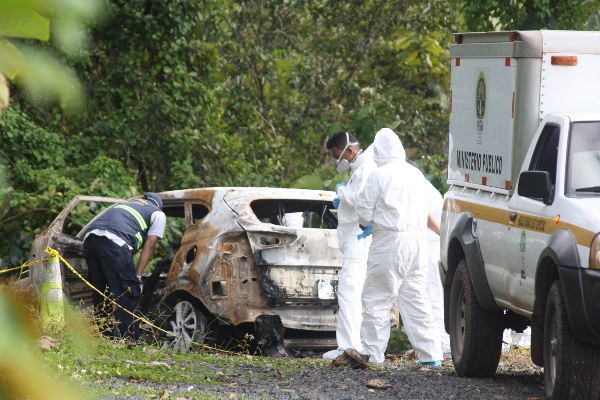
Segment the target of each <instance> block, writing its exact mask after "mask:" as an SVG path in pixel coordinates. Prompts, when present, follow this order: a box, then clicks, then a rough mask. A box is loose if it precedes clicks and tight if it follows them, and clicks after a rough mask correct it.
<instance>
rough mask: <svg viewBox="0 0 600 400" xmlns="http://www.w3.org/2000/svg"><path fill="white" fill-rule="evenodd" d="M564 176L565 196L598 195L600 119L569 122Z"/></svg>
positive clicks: (599, 179) (599, 182) (585, 196)
mask: <svg viewBox="0 0 600 400" xmlns="http://www.w3.org/2000/svg"><path fill="white" fill-rule="evenodd" d="M565 176H566V179H565V195H566V196H567V197H574V198H588V197H599V196H600V121H582V122H573V123H572V124H571V130H570V135H569V143H568V146H567V167H566V175H565Z"/></svg>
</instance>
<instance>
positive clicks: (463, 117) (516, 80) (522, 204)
mask: <svg viewBox="0 0 600 400" xmlns="http://www.w3.org/2000/svg"><path fill="white" fill-rule="evenodd" d="M455 42H456V43H455V44H453V45H452V46H451V57H452V61H451V62H452V65H451V105H450V132H449V161H448V184H449V190H448V192H447V193H446V195H445V201H444V209H443V213H442V221H441V228H442V232H441V248H440V251H441V255H440V256H441V257H440V259H441V262H440V273H441V276H442V282H443V284H444V296H445V323H446V329H447V330H448V332H449V334H450V340H451V347H452V358H453V361H454V366H455V369H456V372H457V374H458V375H460V376H482V377H485V376H492V375H493V374H494V373H495V372H496V369H497V366H498V362H499V359H500V352H501V347H502V332H503V330H504V329H505V328H511V329H514V330H516V331H522V330H523V329H524V328H525V327H527V326H528V325H530V326H531V332H532V334H531V358H532V360H533V362H534V363H535V364H537V365H540V366H543V367H544V381H545V390H546V396H547V397H548V398H549V399H565V398H586V399H598V398H599V397H600V246H599V244H600V238H599V236H598V232H600V32H573V31H513V32H490V33H461V34H456V35H455Z"/></svg>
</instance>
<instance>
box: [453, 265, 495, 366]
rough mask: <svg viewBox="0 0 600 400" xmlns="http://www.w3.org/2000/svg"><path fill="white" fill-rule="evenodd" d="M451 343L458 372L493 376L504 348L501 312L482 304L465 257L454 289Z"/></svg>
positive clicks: (457, 273)
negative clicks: (487, 308)
mask: <svg viewBox="0 0 600 400" xmlns="http://www.w3.org/2000/svg"><path fill="white" fill-rule="evenodd" d="M449 316H450V319H449V327H450V347H451V350H452V361H453V362H454V369H455V370H456V374H457V375H458V376H472V377H490V376H493V375H494V374H495V373H496V369H497V368H498V363H499V362H500V353H501V351H502V326H501V324H500V316H499V315H495V314H492V313H489V312H487V311H485V310H483V309H482V308H481V306H480V305H479V302H478V301H477V297H476V296H475V291H474V289H473V284H472V283H471V277H470V276H469V269H468V268H467V262H466V261H465V260H461V261H460V262H459V263H458V268H457V269H456V273H455V274H454V279H453V281H452V291H451V293H450V315H449Z"/></svg>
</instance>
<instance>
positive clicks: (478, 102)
mask: <svg viewBox="0 0 600 400" xmlns="http://www.w3.org/2000/svg"><path fill="white" fill-rule="evenodd" d="M475 106H476V112H477V120H478V121H477V131H482V130H483V125H481V126H480V125H479V123H480V120H482V119H483V117H485V75H484V73H483V72H480V73H479V76H478V77H477V89H476V92H475ZM481 122H483V121H481Z"/></svg>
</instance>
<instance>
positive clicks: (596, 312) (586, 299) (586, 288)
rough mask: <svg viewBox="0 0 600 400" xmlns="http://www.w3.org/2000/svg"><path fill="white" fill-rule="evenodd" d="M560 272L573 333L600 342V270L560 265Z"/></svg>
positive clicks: (583, 338) (585, 339)
mask: <svg viewBox="0 0 600 400" xmlns="http://www.w3.org/2000/svg"><path fill="white" fill-rule="evenodd" d="M558 274H559V275H560V281H561V284H562V289H563V294H564V297H565V304H566V307H567V314H568V315H569V322H570V323H571V329H572V330H573V334H574V335H575V336H576V337H577V338H579V339H580V340H582V341H584V342H588V343H595V344H600V271H598V270H594V269H587V268H572V267H559V268H558Z"/></svg>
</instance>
